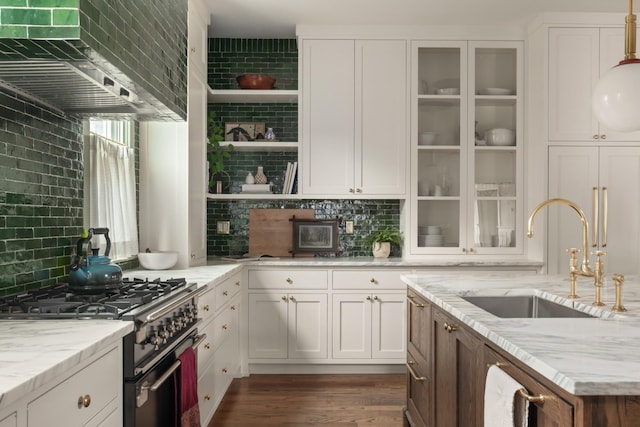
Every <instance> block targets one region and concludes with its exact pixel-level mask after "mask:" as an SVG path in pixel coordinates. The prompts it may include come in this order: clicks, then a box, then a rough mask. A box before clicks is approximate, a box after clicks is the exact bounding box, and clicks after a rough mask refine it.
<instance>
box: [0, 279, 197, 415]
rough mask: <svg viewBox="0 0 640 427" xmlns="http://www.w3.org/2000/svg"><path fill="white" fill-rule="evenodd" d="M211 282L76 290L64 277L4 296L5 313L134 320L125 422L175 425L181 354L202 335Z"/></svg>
mask: <svg viewBox="0 0 640 427" xmlns="http://www.w3.org/2000/svg"><path fill="white" fill-rule="evenodd" d="M206 289H207V287H206V285H205V286H201V287H198V286H197V284H195V283H187V281H186V280H185V279H184V278H176V279H168V280H160V279H156V280H148V279H137V278H132V279H128V278H125V279H123V283H122V287H121V288H120V289H119V290H118V291H117V292H108V293H104V294H98V295H85V294H80V295H79V294H75V293H73V292H72V291H71V290H70V288H69V285H68V284H66V283H60V284H56V285H52V286H47V287H44V288H41V289H38V290H34V291H29V292H26V293H23V294H18V295H10V296H6V297H2V298H0V319H14V320H17V319H39V320H46V319H113V320H128V321H133V322H134V324H135V328H134V331H133V332H132V333H131V334H129V335H127V336H125V337H124V341H123V366H124V402H123V406H124V422H123V425H124V426H125V427H138V426H143V425H144V426H150V425H153V426H163V425H174V424H173V419H175V417H176V413H175V412H176V407H177V406H176V401H175V395H176V393H175V378H174V375H172V373H173V372H175V371H176V370H177V368H178V367H179V364H180V362H179V361H178V356H179V355H180V354H181V353H182V352H183V351H184V350H185V349H186V348H187V347H189V346H192V347H194V348H195V347H197V345H198V344H199V343H200V342H201V341H202V340H203V339H204V338H205V336H198V324H199V322H200V320H199V318H198V309H197V307H198V296H199V295H200V294H202V293H204V292H205V291H206Z"/></svg>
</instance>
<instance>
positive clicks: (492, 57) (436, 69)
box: [410, 41, 524, 255]
mask: <svg viewBox="0 0 640 427" xmlns="http://www.w3.org/2000/svg"><path fill="white" fill-rule="evenodd" d="M412 50H413V58H412V63H413V68H412V70H413V78H412V102H413V105H412V145H411V146H412V153H413V155H412V156H411V157H412V162H413V164H412V196H413V197H412V200H413V203H412V204H411V236H410V241H411V252H412V253H414V254H463V255H464V254H518V253H521V252H522V247H523V242H522V238H523V237H524V233H523V230H522V188H523V185H522V142H523V132H522V120H523V113H522V103H523V100H522V94H523V83H522V43H521V42H518V41H507V42H479V41H478V42H476V41H451V42H443V41H438V42H423V41H419V42H414V44H413V47H412Z"/></svg>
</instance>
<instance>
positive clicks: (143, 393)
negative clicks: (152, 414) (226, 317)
mask: <svg viewBox="0 0 640 427" xmlns="http://www.w3.org/2000/svg"><path fill="white" fill-rule="evenodd" d="M194 338H195V339H194V341H193V345H192V346H191V348H193V349H194V350H195V349H196V348H197V347H198V346H199V345H200V344H201V343H202V342H203V341H204V340H205V339H207V334H202V335H196V336H195V337H194ZM179 366H180V360H176V361H175V362H173V364H172V365H171V366H169V369H167V370H166V372H165V373H164V374H162V375H161V376H160V378H158V379H157V380H156V381H155V382H154V383H153V384H151V385H147V384H146V383H145V384H143V385H142V386H141V387H140V391H139V392H138V395H137V396H136V406H137V407H138V408H139V407H141V406H142V405H144V403H145V402H146V401H147V398H148V396H149V392H150V391H156V390H158V389H159V388H160V386H161V385H162V383H164V382H165V381H166V380H167V378H169V377H170V376H171V374H173V373H174V372H175V370H176V369H178V367H179Z"/></svg>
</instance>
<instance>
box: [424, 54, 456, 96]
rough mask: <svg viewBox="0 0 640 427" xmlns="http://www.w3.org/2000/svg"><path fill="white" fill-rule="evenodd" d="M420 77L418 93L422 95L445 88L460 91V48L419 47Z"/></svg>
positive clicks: (434, 92) (438, 91) (439, 91)
mask: <svg viewBox="0 0 640 427" xmlns="http://www.w3.org/2000/svg"><path fill="white" fill-rule="evenodd" d="M418 79H419V83H420V84H419V86H418V93H419V94H421V95H427V94H440V93H441V91H442V90H443V89H458V93H459V91H460V49H457V48H440V47H438V48H435V47H428V48H427V47H424V48H420V49H418ZM445 92H449V91H445ZM448 94H449V95H453V94H454V93H450V92H449V93H448Z"/></svg>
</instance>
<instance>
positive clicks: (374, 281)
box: [369, 277, 378, 283]
mask: <svg viewBox="0 0 640 427" xmlns="http://www.w3.org/2000/svg"><path fill="white" fill-rule="evenodd" d="M369 281H370V282H371V283H378V281H377V280H376V278H375V277H372V278H371V280H369Z"/></svg>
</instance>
